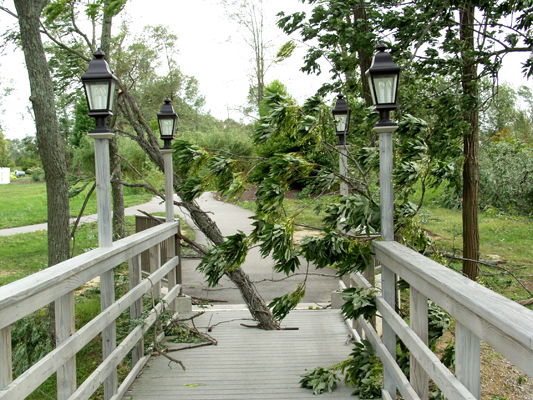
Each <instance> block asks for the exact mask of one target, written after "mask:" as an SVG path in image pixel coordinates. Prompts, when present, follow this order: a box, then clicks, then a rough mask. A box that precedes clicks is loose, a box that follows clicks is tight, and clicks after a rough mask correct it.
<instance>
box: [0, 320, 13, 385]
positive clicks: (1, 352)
mask: <svg viewBox="0 0 533 400" xmlns="http://www.w3.org/2000/svg"><path fill="white" fill-rule="evenodd" d="M12 380H13V361H12V355H11V326H6V327H5V328H2V329H0V390H1V389H2V388H4V387H5V386H7V385H9V384H10V383H11V381H12Z"/></svg>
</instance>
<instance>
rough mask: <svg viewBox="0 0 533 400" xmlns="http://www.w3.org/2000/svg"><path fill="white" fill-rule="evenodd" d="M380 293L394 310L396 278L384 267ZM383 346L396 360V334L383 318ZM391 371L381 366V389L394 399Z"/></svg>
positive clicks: (385, 365)
mask: <svg viewBox="0 0 533 400" xmlns="http://www.w3.org/2000/svg"><path fill="white" fill-rule="evenodd" d="M381 292H382V294H383V299H384V300H385V301H386V302H387V303H388V304H389V305H390V306H391V308H392V309H393V310H394V308H395V303H396V276H395V274H394V273H393V272H392V271H391V270H390V269H388V268H387V267H385V266H384V265H382V266H381ZM382 324H383V325H382V326H383V328H382V329H383V344H384V345H385V347H386V348H387V350H388V351H389V353H390V356H391V358H392V359H393V360H395V359H396V334H395V333H394V330H393V329H392V327H391V326H390V325H389V323H388V321H387V320H386V319H385V318H383V320H382ZM391 373H392V372H391V371H390V369H389V367H388V365H387V364H384V365H383V387H384V389H385V390H386V391H388V392H389V394H390V395H391V397H392V398H393V400H394V399H396V386H395V384H394V379H393V377H392V376H391Z"/></svg>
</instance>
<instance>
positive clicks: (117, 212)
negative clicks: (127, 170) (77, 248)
mask: <svg viewBox="0 0 533 400" xmlns="http://www.w3.org/2000/svg"><path fill="white" fill-rule="evenodd" d="M109 2H110V0H106V1H105V2H104V6H103V7H104V16H103V20H102V34H101V36H100V49H101V50H102V51H103V52H104V53H105V55H106V59H107V61H108V62H109V61H110V60H109V55H110V50H111V46H110V43H111V27H112V23H113V14H112V13H111V9H110V7H109ZM115 108H116V107H115ZM116 120H117V118H116V111H115V115H113V117H112V118H110V119H109V129H111V130H113V127H114V126H115V122H116ZM109 160H110V167H111V176H112V179H111V195H112V201H113V237H114V238H115V239H120V238H123V237H124V236H126V231H125V216H124V192H123V188H122V185H121V184H120V183H119V182H120V181H121V180H122V169H121V165H120V159H119V157H118V140H117V138H116V136H115V137H113V138H112V139H111V140H110V141H109Z"/></svg>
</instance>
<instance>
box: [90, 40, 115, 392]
mask: <svg viewBox="0 0 533 400" xmlns="http://www.w3.org/2000/svg"><path fill="white" fill-rule="evenodd" d="M81 80H82V82H83V87H84V89H85V96H86V97H87V105H88V106H89V113H88V114H89V116H91V117H93V118H94V119H95V122H96V127H95V129H93V130H92V131H91V132H89V136H90V137H92V138H93V139H94V155H95V169H96V195H97V212H98V246H99V247H111V246H112V245H113V232H112V223H111V182H110V180H111V177H110V167H109V140H110V139H111V138H112V137H113V133H112V132H111V131H110V130H109V129H108V128H107V125H106V119H107V117H109V116H110V115H113V105H114V101H115V88H116V82H117V78H116V77H115V75H113V73H112V72H111V70H110V68H109V64H108V63H107V61H106V60H105V59H104V53H103V52H102V51H101V50H97V51H96V52H95V53H94V58H93V59H92V60H91V62H90V63H89V68H88V69H87V72H85V73H84V74H83V75H82V76H81ZM114 302H115V277H114V273H113V270H112V269H111V270H109V271H106V272H104V273H103V274H102V275H101V276H100V306H101V308H102V310H104V309H106V308H107V307H109V306H110V305H112V304H113V303H114ZM116 337H117V335H116V326H115V323H114V322H113V323H112V324H110V325H108V327H107V328H105V329H104V330H103V331H102V354H103V358H104V359H105V358H107V357H108V356H109V355H110V354H111V353H112V352H113V350H114V349H115V348H116V346H117V340H116ZM117 387H118V377H117V371H116V369H113V371H112V372H111V373H110V374H109V375H108V377H107V378H106V380H105V381H104V398H105V399H106V400H107V399H110V398H111V397H112V396H113V395H115V394H116V392H117Z"/></svg>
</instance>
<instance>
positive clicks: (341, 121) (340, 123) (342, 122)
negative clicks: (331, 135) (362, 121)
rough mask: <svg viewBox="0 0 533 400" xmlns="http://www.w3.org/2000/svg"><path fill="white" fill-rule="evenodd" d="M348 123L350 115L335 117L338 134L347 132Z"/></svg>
mask: <svg viewBox="0 0 533 400" xmlns="http://www.w3.org/2000/svg"><path fill="white" fill-rule="evenodd" d="M347 121H348V114H337V115H335V125H336V130H337V132H345V131H346V125H347V124H346V122H347Z"/></svg>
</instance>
